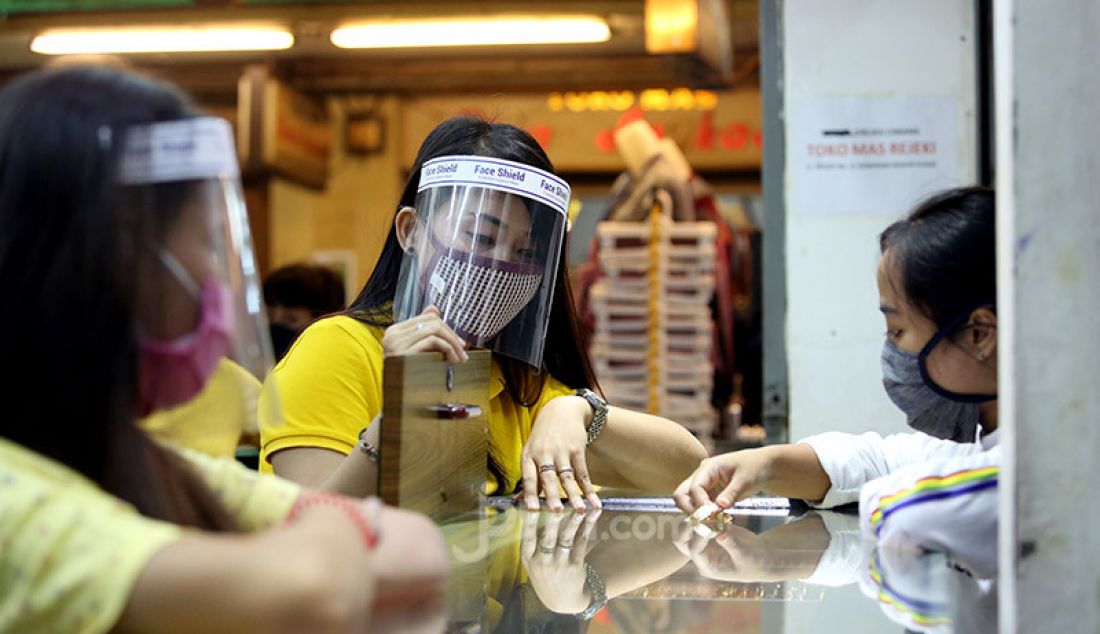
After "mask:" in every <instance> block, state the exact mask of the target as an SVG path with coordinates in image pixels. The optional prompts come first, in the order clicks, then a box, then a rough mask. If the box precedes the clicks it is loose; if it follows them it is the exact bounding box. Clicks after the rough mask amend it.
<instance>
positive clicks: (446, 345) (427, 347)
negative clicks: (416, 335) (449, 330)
mask: <svg viewBox="0 0 1100 634" xmlns="http://www.w3.org/2000/svg"><path fill="white" fill-rule="evenodd" d="M433 350H434V351H436V352H442V353H443V356H444V357H445V358H446V359H447V363H464V362H465V361H466V360H467V359H469V356H468V355H467V354H466V351H465V350H461V349H455V347H454V345H452V344H451V343H450V342H449V341H447V340H446V339H444V338H442V337H438V336H436V335H428V336H427V337H424V338H422V339H420V340H419V341H416V342H415V343H412V344H411V345H409V346H408V347H407V348H406V354H415V353H417V352H431V351H433Z"/></svg>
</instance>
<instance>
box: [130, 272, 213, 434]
mask: <svg viewBox="0 0 1100 634" xmlns="http://www.w3.org/2000/svg"><path fill="white" fill-rule="evenodd" d="M161 260H162V261H163V262H164V263H165V265H166V266H167V267H168V269H169V270H170V271H172V273H173V275H175V276H176V277H177V278H178V279H180V281H181V283H183V284H184V286H186V287H187V288H189V289H192V292H193V295H197V299H198V301H199V304H200V306H199V310H200V317H199V324H198V326H197V327H196V328H195V331H194V332H192V333H190V334H187V335H184V336H183V337H180V338H179V339H174V340H171V341H161V340H155V339H146V338H144V337H143V338H141V339H140V340H139V341H138V349H139V362H138V398H139V403H138V407H139V411H140V414H141V415H142V416H146V415H148V414H151V413H152V412H154V411H156V410H161V409H168V408H171V407H175V406H177V405H180V404H182V403H186V402H187V401H189V400H191V399H193V398H194V397H195V396H196V395H198V393H199V392H201V391H202V388H203V386H204V385H206V381H207V380H208V379H209V378H210V376H211V375H213V374H214V370H215V369H217V367H218V362H219V361H220V360H221V358H222V357H224V356H226V355H227V354H229V352H230V350H231V339H230V334H231V332H232V321H233V306H232V303H231V302H230V297H229V289H228V288H227V287H226V286H225V284H224V283H222V282H221V281H220V280H218V279H217V278H213V277H211V278H209V279H207V280H206V282H204V283H203V285H202V288H201V289H200V288H197V287H196V285H195V283H194V281H193V280H192V279H191V277H190V276H189V275H187V273H186V271H185V270H184V269H183V267H182V266H180V265H179V262H178V261H176V260H175V258H173V257H172V256H171V255H170V254H168V253H162V254H161Z"/></svg>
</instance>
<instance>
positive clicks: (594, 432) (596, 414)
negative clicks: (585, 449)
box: [575, 388, 607, 445]
mask: <svg viewBox="0 0 1100 634" xmlns="http://www.w3.org/2000/svg"><path fill="white" fill-rule="evenodd" d="M575 394H576V395H577V396H579V397H581V398H583V399H584V400H585V401H588V406H589V407H591V408H592V423H591V424H590V425H589V426H588V439H587V440H586V441H585V444H589V445H590V444H592V441H594V440H596V437H597V436H599V435H600V432H602V431H603V428H604V425H606V424H607V401H605V400H603V398H602V397H601V396H600V395H599V394H596V393H595V392H593V391H592V390H590V389H588V388H581V389H579V390H577V391H576V392H575Z"/></svg>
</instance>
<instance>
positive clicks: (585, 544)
mask: <svg viewBox="0 0 1100 634" xmlns="http://www.w3.org/2000/svg"><path fill="white" fill-rule="evenodd" d="M542 515H543V516H544V518H545V523H543V524H542V525H540V523H539V521H538V519H539V515H535V514H528V515H526V516H525V518H524V524H523V542H522V545H521V546H520V556H521V561H522V563H523V567H524V568H525V569H526V570H527V578H528V580H529V582H530V584H531V588H532V589H533V590H534V591H535V593H536V594H538V596H539V599H540V600H541V601H542V604H543V605H544V606H546V608H547V609H549V610H552V611H554V612H559V613H563V614H579V613H581V612H584V610H585V608H587V607H588V605H589V604H590V603H591V600H592V597H591V594H590V592H589V588H588V585H587V583H586V581H587V571H586V568H585V560H586V558H587V557H588V554H589V552H590V551H591V550H592V548H593V547H594V546H595V544H596V540H595V539H594V538H595V533H596V522H597V520H598V519H599V517H600V511H598V510H597V511H591V512H588V513H573V514H571V515H569V514H562V513H546V514H542Z"/></svg>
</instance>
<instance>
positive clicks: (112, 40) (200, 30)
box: [31, 25, 294, 55]
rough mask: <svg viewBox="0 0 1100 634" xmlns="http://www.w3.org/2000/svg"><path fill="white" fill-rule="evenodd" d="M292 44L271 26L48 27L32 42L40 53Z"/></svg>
mask: <svg viewBox="0 0 1100 634" xmlns="http://www.w3.org/2000/svg"><path fill="white" fill-rule="evenodd" d="M293 45H294V36H293V35H292V34H291V33H290V31H288V30H286V29H285V28H282V27H273V26H239V25H238V26H147V27H120V28H95V29H50V30H47V31H43V32H42V33H39V34H38V35H36V36H35V37H34V40H32V41H31V50H32V51H34V52H35V53H39V54H42V55H80V54H95V53H190V52H205V51H275V50H283V49H288V48H290V47H291V46H293Z"/></svg>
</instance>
